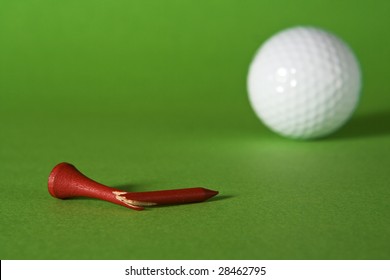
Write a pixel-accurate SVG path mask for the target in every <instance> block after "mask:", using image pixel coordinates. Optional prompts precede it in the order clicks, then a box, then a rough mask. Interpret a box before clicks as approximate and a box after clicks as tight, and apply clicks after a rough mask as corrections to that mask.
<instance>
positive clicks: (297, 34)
mask: <svg viewBox="0 0 390 280" xmlns="http://www.w3.org/2000/svg"><path fill="white" fill-rule="evenodd" d="M360 88H361V76H360V68H359V63H358V61H357V59H356V57H355V56H354V54H353V52H352V50H351V49H350V48H349V47H348V46H347V45H346V44H345V43H344V42H343V41H342V40H341V39H339V38H338V37H336V36H335V35H333V34H331V33H329V32H327V31H324V30H322V29H319V28H314V27H295V28H290V29H287V30H284V31H281V32H280V33H277V34H276V35H274V36H273V37H271V38H270V39H269V40H268V41H266V42H265V43H264V44H263V46H262V47H261V48H260V49H259V50H258V52H257V54H256V55H255V57H254V59H253V61H252V63H251V65H250V69H249V74H248V91H249V99H250V102H251V105H252V107H253V109H254V111H255V112H256V114H257V116H258V117H259V118H260V119H261V120H262V121H263V122H264V124H265V125H266V126H268V127H269V128H270V129H272V130H273V131H275V132H277V133H279V134H281V135H283V136H286V137H289V138H295V139H311V138H318V137H322V136H326V135H328V134H330V133H332V132H334V131H336V130H337V129H338V128H340V127H341V126H342V125H343V124H344V123H346V121H347V120H348V119H349V118H350V117H351V115H352V113H353V112H354V110H355V108H356V105H357V103H358V101H359V95H360Z"/></svg>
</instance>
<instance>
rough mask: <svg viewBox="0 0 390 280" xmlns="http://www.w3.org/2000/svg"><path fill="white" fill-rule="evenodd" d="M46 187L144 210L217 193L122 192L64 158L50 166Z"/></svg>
mask: <svg viewBox="0 0 390 280" xmlns="http://www.w3.org/2000/svg"><path fill="white" fill-rule="evenodd" d="M48 189H49V193H50V194H51V195H52V196H53V197H56V198H60V199H66V198H72V197H78V196H83V197H91V198H97V199H101V200H105V201H109V202H112V203H115V204H118V205H122V206H125V207H127V208H131V209H134V210H143V209H144V207H143V206H152V205H165V204H182V203H192V202H202V201H205V200H207V199H209V198H211V197H213V196H215V195H217V194H218V192H217V191H212V190H208V189H205V188H188V189H177V190H164V191H152V192H124V191H122V190H118V189H115V188H110V187H107V186H105V185H102V184H100V183H98V182H95V181H94V180H92V179H90V178H88V177H87V176H85V175H83V174H82V173H81V172H80V171H78V170H77V169H76V167H74V166H73V165H71V164H69V163H66V162H63V163H60V164H58V165H56V166H55V167H54V168H53V170H52V171H51V173H50V175H49V182H48Z"/></svg>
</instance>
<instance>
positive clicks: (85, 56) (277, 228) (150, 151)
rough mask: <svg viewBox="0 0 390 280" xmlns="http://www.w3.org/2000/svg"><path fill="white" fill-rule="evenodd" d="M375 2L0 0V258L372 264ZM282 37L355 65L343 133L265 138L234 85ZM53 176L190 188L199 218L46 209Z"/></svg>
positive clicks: (388, 97)
mask: <svg viewBox="0 0 390 280" xmlns="http://www.w3.org/2000/svg"><path fill="white" fill-rule="evenodd" d="M389 11H390V4H389V2H386V1H376V2H375V3H374V2H372V1H360V2H359V1H238V0H237V1H222V0H221V1H125V0H122V1H119V0H118V1H108V0H107V1H86V0H81V1H80V0H77V1H76V0H74V1H54V0H53V1H49V0H42V1H11V0H7V1H4V0H3V1H1V2H0V131H1V136H0V156H1V161H0V162H1V168H0V184H1V185H0V187H1V196H0V210H1V218H0V219H1V220H0V221H1V224H0V233H1V234H0V258H1V259H389V258H390V94H389V93H390V84H389V82H388V80H389V78H388V77H389V74H390V73H389V72H390V70H389V67H388V63H389V61H390V54H389V49H390V37H389V36H388V27H389V26H390V18H389V17H388V15H389ZM298 24H305V25H306V24H310V25H316V26H320V27H323V28H325V29H328V30H330V31H333V32H335V33H336V34H338V35H339V36H340V37H342V38H344V39H345V41H347V42H348V43H349V44H350V45H351V47H352V48H353V49H354V50H355V52H356V55H357V57H358V58H359V60H360V62H361V66H362V69H363V75H364V89H363V96H362V99H361V103H360V105H359V108H358V110H357V112H356V114H355V115H354V117H353V118H352V120H351V121H350V122H349V123H348V125H347V126H346V127H344V128H343V129H342V130H340V131H339V132H338V133H336V134H335V135H332V136H331V137H329V138H327V139H323V140H318V141H306V142H304V141H293V140H288V139H284V138H281V137H279V136H277V135H275V134H273V133H272V132H270V131H269V130H267V129H266V128H265V127H264V126H263V125H262V124H261V122H260V121H259V120H258V119H257V118H256V117H255V115H254V113H253V112H252V110H251V108H250V106H249V103H248V100H247V93H246V74H247V69H248V65H249V63H250V61H251V59H252V56H253V54H254V52H255V50H256V49H257V48H258V47H259V45H260V44H261V43H262V42H263V41H264V40H265V39H266V38H268V37H269V36H270V35H272V34H273V33H275V32H277V31H279V30H281V29H283V28H286V27H290V26H294V25H298ZM62 161H67V162H71V163H73V164H74V165H75V166H76V167H78V168H79V169H80V170H81V171H82V172H83V173H85V174H86V175H88V176H89V177H91V178H94V179H95V180H97V181H99V182H102V183H104V184H107V185H110V186H115V187H119V188H123V189H125V190H134V191H143V190H157V189H168V188H182V187H192V186H205V187H208V188H211V189H217V190H219V191H220V195H219V196H218V197H216V198H215V199H212V200H210V201H209V202H206V203H201V204H191V205H182V206H173V207H160V208H152V209H150V210H147V211H142V212H137V211H132V210H129V209H126V208H124V207H120V206H116V205H114V204H110V203H106V202H102V201H97V200H90V199H73V200H58V199H54V198H52V197H51V196H50V195H49V194H48V192H47V177H48V174H49V172H50V171H51V169H52V168H53V167H54V165H55V164H57V163H59V162H62Z"/></svg>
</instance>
